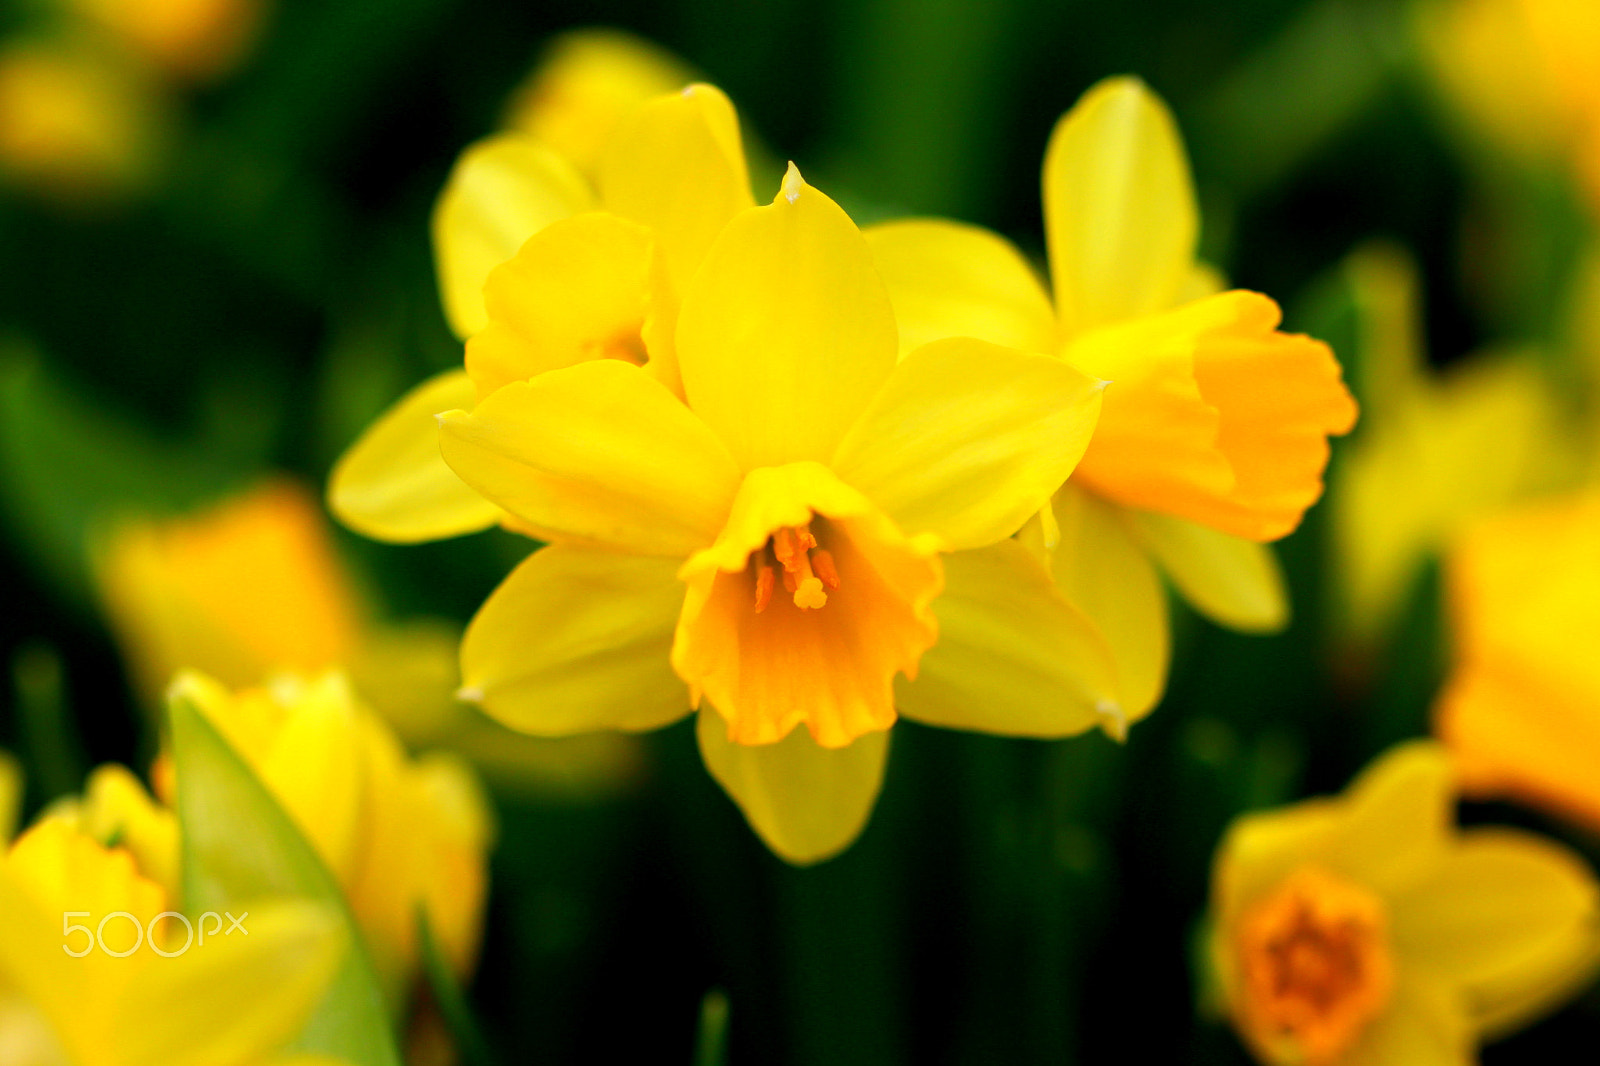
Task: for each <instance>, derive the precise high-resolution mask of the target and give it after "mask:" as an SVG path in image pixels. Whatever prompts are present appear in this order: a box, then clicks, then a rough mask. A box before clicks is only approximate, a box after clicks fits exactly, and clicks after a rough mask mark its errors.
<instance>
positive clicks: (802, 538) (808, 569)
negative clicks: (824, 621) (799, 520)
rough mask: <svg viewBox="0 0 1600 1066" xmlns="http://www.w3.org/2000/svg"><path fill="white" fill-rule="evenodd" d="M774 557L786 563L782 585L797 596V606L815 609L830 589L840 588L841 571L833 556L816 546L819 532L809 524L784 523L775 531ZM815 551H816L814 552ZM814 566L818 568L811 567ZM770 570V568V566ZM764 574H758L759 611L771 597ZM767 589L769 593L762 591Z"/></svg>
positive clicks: (757, 599) (795, 598) (757, 597)
mask: <svg viewBox="0 0 1600 1066" xmlns="http://www.w3.org/2000/svg"><path fill="white" fill-rule="evenodd" d="M769 543H770V546H771V550H772V558H774V559H775V560H777V561H778V562H779V563H780V564H782V566H783V587H784V588H785V589H787V590H788V591H789V592H790V593H791V594H793V596H794V605H795V606H796V607H799V608H800V609H802V610H815V609H817V608H818V607H821V606H823V605H824V604H826V603H827V602H828V594H827V593H826V592H824V591H823V588H824V586H826V587H827V588H829V589H836V588H838V587H839V571H838V569H837V568H836V567H835V566H834V563H833V556H832V555H831V554H829V553H828V552H827V551H824V550H822V549H820V548H818V547H817V538H816V535H815V534H813V533H812V532H811V526H810V524H809V523H807V524H806V525H803V526H782V527H780V528H779V529H778V530H776V531H775V532H774V533H773V534H772V539H771V541H770V542H769ZM813 553H814V554H813ZM813 565H815V567H816V569H815V570H813V569H812V567H813ZM769 569H770V568H769ZM766 581H767V578H766V576H765V575H764V574H758V575H757V577H756V602H757V604H758V605H759V606H758V607H757V608H756V610H757V611H760V610H763V609H764V608H765V606H766V603H767V600H766V599H763V596H770V595H771V591H770V588H771V586H770V584H763V582H766ZM763 589H766V590H767V591H766V592H763Z"/></svg>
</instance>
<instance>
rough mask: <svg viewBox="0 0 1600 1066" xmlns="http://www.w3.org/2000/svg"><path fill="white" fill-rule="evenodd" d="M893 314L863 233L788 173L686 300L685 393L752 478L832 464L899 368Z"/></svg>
mask: <svg viewBox="0 0 1600 1066" xmlns="http://www.w3.org/2000/svg"><path fill="white" fill-rule="evenodd" d="M896 343H897V342H896V339H895V324H894V312H893V311H892V310H890V307H889V297H888V294H887V292H886V291H885V290H884V287H883V282H882V281H881V280H879V278H878V274H877V271H876V269H874V267H873V265H872V254H871V252H870V251H869V250H868V249H867V245H866V242H865V241H864V240H862V238H861V233H860V231H859V230H857V229H856V227H855V224H854V223H853V222H851V221H850V219H849V217H848V216H847V215H845V213H844V212H843V211H841V210H840V209H839V207H838V205H837V204H835V203H834V202H833V201H832V200H830V199H828V198H827V197H826V196H824V195H823V194H822V193H820V192H818V191H817V190H816V189H813V188H812V187H811V186H809V185H806V184H805V183H804V182H803V181H801V180H800V175H799V172H798V171H795V170H794V169H793V168H792V167H791V169H790V171H789V176H788V177H787V178H785V179H784V186H783V190H782V191H781V192H780V193H779V194H778V198H777V200H776V201H774V202H773V204H772V205H771V206H768V207H756V208H751V209H750V210H748V211H746V212H744V213H743V214H741V215H739V217H738V218H736V219H734V221H732V222H731V223H729V224H728V226H727V228H726V229H725V230H724V231H723V234H722V237H721V239H720V240H719V241H718V242H717V245H716V247H715V248H714V249H713V250H712V251H711V253H710V254H709V255H708V256H707V258H706V261H705V263H704V265H703V267H702V269H701V270H700V273H699V274H697V275H696V276H695V280H694V282H693V283H692V284H691V286H690V287H689V290H688V294H687V295H686V296H685V297H684V301H683V307H682V310H681V312H680V317H679V320H678V362H679V369H680V370H681V372H682V374H683V387H684V394H685V395H686V396H687V397H688V398H689V405H690V406H691V407H693V408H694V409H695V411H696V412H697V413H699V414H700V416H701V417H703V418H704V419H705V420H706V421H707V422H709V423H710V424H711V425H712V427H714V428H715V429H716V430H717V432H718V433H719V434H720V435H721V436H722V438H723V440H725V441H727V443H728V447H729V448H730V449H731V450H732V452H733V455H734V458H735V459H737V460H738V462H739V464H740V465H741V466H742V467H743V468H744V469H745V470H751V469H754V468H755V467H758V466H779V465H782V464H783V463H789V462H796V461H800V460H806V459H811V460H816V461H819V462H822V461H826V460H827V459H828V457H830V456H831V455H832V454H833V452H834V449H835V448H836V447H837V446H838V443H839V441H840V440H841V439H842V438H843V437H844V434H845V431H846V430H848V429H849V428H850V426H851V425H852V424H853V423H854V422H855V421H856V419H857V418H858V417H859V416H860V414H861V412H862V411H863V410H865V409H866V406H867V404H868V402H869V401H870V400H871V399H872V397H873V394H874V393H876V392H877V391H878V388H879V387H880V386H881V385H882V384H883V382H884V379H885V378H887V377H888V376H889V372H890V371H891V370H892V369H893V368H894V364H895V353H896Z"/></svg>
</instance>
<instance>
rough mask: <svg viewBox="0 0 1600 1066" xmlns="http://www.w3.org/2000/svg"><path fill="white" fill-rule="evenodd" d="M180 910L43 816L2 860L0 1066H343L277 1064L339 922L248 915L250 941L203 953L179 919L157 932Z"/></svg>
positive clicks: (61, 821)
mask: <svg viewBox="0 0 1600 1066" xmlns="http://www.w3.org/2000/svg"><path fill="white" fill-rule="evenodd" d="M175 904H176V901H175V900H174V898H173V897H172V896H171V895H170V894H169V892H168V891H167V890H166V889H164V888H163V887H162V886H161V885H160V884H159V883H157V882H156V881H154V880H151V879H149V878H148V877H146V876H145V874H144V872H143V871H142V870H141V869H140V868H139V866H138V864H137V863H136V861H135V858H134V856H133V855H132V854H130V852H129V851H128V850H127V849H125V848H123V847H121V846H107V845H106V844H104V843H102V842H101V841H100V840H98V839H96V837H95V836H93V835H91V834H90V833H89V832H87V831H85V830H84V829H83V828H82V827H80V826H79V825H77V824H76V823H75V821H74V820H73V819H71V818H64V817H49V816H47V817H45V818H43V819H41V820H40V821H39V823H38V824H36V825H35V826H34V827H33V828H31V829H29V830H28V831H27V832H26V833H24V834H23V835H22V836H21V837H19V838H18V839H17V840H16V842H15V843H14V844H12V845H11V847H10V848H9V850H8V851H7V852H6V854H5V855H4V856H3V858H0V914H3V915H4V916H5V926H6V927H5V935H4V936H0V1060H3V1061H4V1062H5V1063H6V1064H7V1066H266V1064H267V1063H269V1062H270V1063H272V1064H273V1066H290V1064H291V1063H293V1066H334V1064H332V1063H331V1060H328V1059H325V1058H321V1057H310V1056H299V1057H294V1058H292V1059H291V1058H282V1057H278V1056H277V1055H276V1052H277V1051H278V1050H279V1049H280V1048H282V1047H283V1046H284V1045H285V1044H286V1043H287V1042H288V1041H289V1040H290V1039H291V1038H292V1037H294V1036H295V1035H296V1033H297V1032H298V1031H299V1029H300V1026H301V1025H302V1024H303V1022H304V1021H305V1020H306V1017H307V1016H308V1014H309V1013H310V1011H311V1009H312V1008H313V1007H314V1006H315V1005H316V1003H317V1001H318V999H319V997H320V996H321V994H322V991H323V989H324V987H325V986H326V985H327V982H328V980H329V978H330V977H332V975H333V972H334V968H335V965H336V963H337V961H338V958H339V955H340V952H341V950H342V945H341V944H340V942H339V936H338V933H337V928H338V927H337V925H336V924H335V922H334V921H333V919H332V917H331V916H330V915H328V914H326V913H324V912H323V911H321V910H319V909H317V908H316V907H314V906H312V905H310V904H305V903H287V902H278V903H273V902H270V901H242V905H241V906H240V908H239V910H240V911H242V912H247V919H248V920H247V924H246V925H245V928H246V929H247V935H242V936H241V935H233V936H215V935H214V936H211V937H208V938H207V939H206V940H205V942H204V943H203V944H196V943H194V938H193V937H192V936H189V937H186V936H185V927H184V925H183V923H182V922H181V921H180V920H179V918H178V917H176V916H172V917H165V918H161V919H160V920H159V921H157V920H156V919H157V918H158V916H160V915H162V914H163V912H165V911H167V910H168V908H169V907H175ZM244 904H248V906H246V905H244ZM63 916H65V917H63ZM108 916H109V920H108ZM135 923H137V924H138V926H139V933H138V934H137V937H136V935H135V933H134V931H133V929H134V925H135ZM201 925H202V927H204V926H205V923H204V922H202V923H201ZM64 933H65V935H63V934H64Z"/></svg>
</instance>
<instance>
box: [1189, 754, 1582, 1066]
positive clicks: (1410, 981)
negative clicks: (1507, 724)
mask: <svg viewBox="0 0 1600 1066" xmlns="http://www.w3.org/2000/svg"><path fill="white" fill-rule="evenodd" d="M1454 799H1455V793H1454V791H1453V781H1452V771H1451V765H1450V761H1449V758H1448V756H1447V755H1446V753H1445V752H1444V750H1443V749H1442V748H1441V747H1440V746H1439V745H1437V744H1435V743H1432V742H1428V741H1417V742H1412V743H1408V744H1404V745H1401V746H1400V747H1398V748H1395V749H1393V750H1391V751H1390V752H1389V753H1388V754H1386V755H1385V756H1384V757H1383V758H1381V759H1379V760H1378V761H1377V762H1375V763H1374V764H1373V765H1372V766H1371V767H1369V768H1368V769H1367V770H1366V772H1365V773H1363V774H1362V775H1361V776H1360V777H1359V778H1358V779H1357V780H1356V781H1355V782H1354V783H1353V784H1352V785H1351V786H1350V788H1349V789H1348V791H1347V792H1346V793H1345V794H1344V795H1342V796H1339V797H1337V798H1330V799H1315V800H1309V801H1306V802H1303V803H1299V804H1295V805H1294V806H1292V807H1287V808H1283V809H1280V810H1275V811H1266V812H1263V813H1259V814H1249V815H1245V816H1243V817H1242V818H1240V819H1239V820H1238V821H1236V822H1235V823H1234V824H1233V826H1232V827H1231V828H1230V829H1229V830H1228V833H1227V835H1226V837H1225V838H1224V839H1223V841H1222V844H1221V846H1220V847H1219V849H1218V851H1217V855H1216V862H1215V867H1214V870H1213V881H1212V898H1211V917H1212V925H1211V936H1210V941H1209V957H1210V965H1211V966H1212V967H1213V968H1214V976H1215V977H1216V979H1217V982H1218V984H1219V986H1220V991H1221V994H1222V997H1223V1001H1224V1003H1225V1006H1226V1009H1227V1012H1228V1015H1229V1017H1230V1018H1231V1019H1232V1021H1233V1024H1234V1026H1235V1028H1236V1029H1237V1030H1238V1032H1239V1034H1240V1036H1241V1037H1242V1038H1243V1039H1244V1041H1245V1043H1246V1044H1247V1045H1248V1046H1249V1047H1250V1049H1251V1050H1252V1051H1253V1052H1254V1053H1255V1055H1256V1057H1257V1058H1258V1059H1259V1060H1260V1061H1262V1062H1263V1063H1268V1064H1271V1066H1347V1064H1348V1066H1355V1064H1360V1066H1467V1064H1469V1063H1471V1062H1473V1061H1474V1049H1475V1047H1476V1045H1477V1044H1478V1042H1479V1041H1481V1040H1484V1039H1490V1038H1493V1037H1494V1036H1497V1035H1500V1034H1503V1033H1505V1032H1508V1031H1510V1030H1512V1029H1514V1028H1516V1027H1518V1026H1520V1025H1522V1024H1524V1023H1525V1022H1526V1021H1528V1020H1529V1019H1531V1018H1532V1017H1533V1016H1534V1015H1536V1014H1538V1013H1540V1012H1542V1011H1544V1010H1547V1009H1549V1008H1551V1007H1553V1006H1555V1005H1556V1004H1558V1003H1559V1002H1560V1001H1561V1000H1562V999H1564V998H1565V997H1567V996H1568V995H1570V994H1571V993H1572V992H1574V991H1576V990H1578V989H1579V988H1581V987H1582V985H1583V984H1584V983H1585V982H1586V981H1587V980H1589V978H1590V977H1592V976H1593V974H1594V972H1595V968H1596V963H1597V962H1600V885H1597V884H1596V881H1595V878H1594V875H1593V873H1592V872H1591V871H1590V870H1589V868H1588V866H1587V865H1586V864H1585V863H1584V862H1583V861H1582V860H1581V859H1580V858H1578V856H1576V855H1575V854H1573V853H1572V852H1570V851H1568V850H1567V849H1566V848H1563V847H1561V846H1559V845H1557V844H1555V843H1553V842H1551V841H1548V840H1545V839H1543V838H1541V837H1538V836H1535V835H1533V834H1530V833H1524V832H1520V831H1517V830H1512V829H1499V828H1484V829H1469V830H1465V831H1458V830H1456V829H1455V828H1454V827H1453V825H1452V821H1453V817H1452V807H1453V804H1454Z"/></svg>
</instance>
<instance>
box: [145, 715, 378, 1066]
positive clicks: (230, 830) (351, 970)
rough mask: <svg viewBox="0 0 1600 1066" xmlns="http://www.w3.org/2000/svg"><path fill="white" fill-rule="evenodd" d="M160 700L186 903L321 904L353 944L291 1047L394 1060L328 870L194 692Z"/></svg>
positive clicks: (373, 1061)
mask: <svg viewBox="0 0 1600 1066" xmlns="http://www.w3.org/2000/svg"><path fill="white" fill-rule="evenodd" d="M167 707H168V713H169V715H170V716H171V726H172V752H173V760H174V763H175V767H176V770H177V778H178V781H179V787H178V801H177V809H178V822H179V825H180V828H181V831H182V837H183V855H182V859H183V895H184V901H185V904H186V906H187V908H188V909H189V910H190V911H191V912H204V911H207V910H216V911H221V910H223V909H225V908H226V907H228V906H230V905H234V904H237V903H238V902H239V901H240V900H241V899H252V898H260V897H262V896H292V897H299V898H303V899H308V900H311V901H313V902H316V903H321V904H324V905H326V906H328V907H329V908H330V909H331V910H332V911H333V912H334V913H336V914H337V915H339V916H340V919H341V920H342V921H343V923H344V924H345V927H346V932H347V933H348V935H349V943H350V945H351V947H350V950H349V954H348V956H347V957H346V958H345V960H344V962H343V963H342V964H341V966H340V967H339V970H338V972H337V973H336V974H335V975H334V978H333V982H332V984H331V985H329V987H328V991H327V993H326V994H325V995H324V996H323V999H322V1002H321V1004H319V1005H318V1007H317V1009H316V1010H315V1011H313V1012H312V1015H311V1018H310V1020H309V1021H308V1022H307V1023H306V1027H305V1029H304V1031H302V1032H301V1034H300V1037H299V1039H298V1040H297V1041H296V1042H295V1044H294V1045H293V1050H295V1051H301V1052H307V1053H318V1054H323V1055H329V1056H332V1057H334V1058H339V1059H343V1060H345V1061H346V1062H348V1063H350V1064H351V1066H400V1055H399V1052H398V1050H397V1048H396V1045H395V1039H394V1033H393V1031H392V1030H391V1028H390V1025H389V1016H388V1011H387V1008H386V1006H385V1004H384V999H383V992H382V990H381V988H380V986H379V984H378V976H377V972H376V971H375V970H374V969H373V966H372V960H371V959H369V958H368V957H367V953H366V949H365V947H364V946H363V944H362V940H361V933H360V931H359V929H357V927H356V923H355V918H354V917H353V916H352V915H351V913H350V908H349V906H348V904H347V903H346V902H345V898H344V893H343V892H341V891H340V889H339V885H338V883H337V882H336V881H335V880H334V879H333V875H332V874H331V873H329V871H328V868H327V866H325V865H324V864H323V862H322V860H321V858H319V857H318V855H317V853H316V851H315V850H313V849H312V847H311V845H310V844H309V843H307V842H306V839H305V837H304V836H302V835H301V833H300V831H299V830H298V829H297V828H295V825H294V823H293V822H292V821H291V820H290V819H289V816H288V815H287V814H285V813H284V810H283V808H282V807H280V806H279V805H278V803H277V801H276V800H274V799H273V797H272V795H271V793H269V792H268V791H267V789H266V786H264V785H263V784H262V783H261V781H260V779H259V778H257V777H256V775H255V774H254V773H253V772H251V770H250V768H249V767H248V766H247V765H246V764H245V762H244V760H243V759H242V758H240V757H239V755H238V753H237V752H235V751H234V750H233V748H232V747H231V746H230V745H229V744H228V742H227V741H226V740H224V739H223V738H222V735H221V734H220V733H218V732H217V730H216V728H215V727H214V726H213V725H212V724H211V722H210V721H209V720H207V718H206V717H205V715H204V714H203V713H202V712H201V711H200V709H199V707H197V706H196V705H195V704H194V702H193V700H191V699H190V698H189V697H188V696H187V695H186V694H185V693H184V692H183V691H181V690H178V691H175V692H174V693H173V694H172V695H171V696H170V697H169V698H168V704H167Z"/></svg>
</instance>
